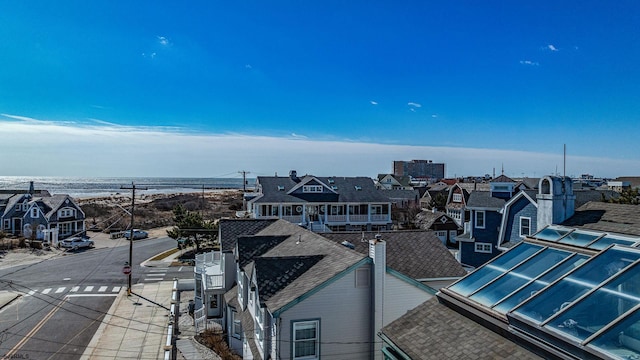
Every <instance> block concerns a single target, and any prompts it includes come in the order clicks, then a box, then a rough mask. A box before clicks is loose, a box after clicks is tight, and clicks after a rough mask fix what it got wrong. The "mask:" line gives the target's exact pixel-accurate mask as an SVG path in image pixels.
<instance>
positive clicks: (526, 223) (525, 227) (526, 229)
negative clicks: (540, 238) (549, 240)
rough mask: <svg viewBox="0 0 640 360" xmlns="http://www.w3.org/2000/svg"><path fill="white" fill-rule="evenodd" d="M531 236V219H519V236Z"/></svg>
mask: <svg viewBox="0 0 640 360" xmlns="http://www.w3.org/2000/svg"><path fill="white" fill-rule="evenodd" d="M529 235H531V218H528V217H521V218H520V236H522V237H525V236H529Z"/></svg>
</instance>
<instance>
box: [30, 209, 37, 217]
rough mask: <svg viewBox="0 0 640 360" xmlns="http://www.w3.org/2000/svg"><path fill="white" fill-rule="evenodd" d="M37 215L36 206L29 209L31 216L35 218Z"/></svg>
mask: <svg viewBox="0 0 640 360" xmlns="http://www.w3.org/2000/svg"><path fill="white" fill-rule="evenodd" d="M37 217H38V208H37V207H34V208H32V209H31V218H33V219H35V218H37Z"/></svg>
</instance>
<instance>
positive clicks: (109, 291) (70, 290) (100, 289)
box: [24, 275, 163, 297]
mask: <svg viewBox="0 0 640 360" xmlns="http://www.w3.org/2000/svg"><path fill="white" fill-rule="evenodd" d="M154 276H157V275H154ZM162 280H163V278H146V279H145V281H162ZM122 289H123V286H113V285H76V286H73V287H68V286H60V287H57V288H55V287H51V288H45V289H33V290H30V291H29V292H27V293H25V294H24V296H25V297H27V296H36V297H37V294H38V293H40V294H41V295H47V294H63V293H67V294H68V295H67V296H92V293H93V295H95V296H98V295H100V294H102V295H103V296H115V295H117V294H118V293H119V292H120V290H122Z"/></svg>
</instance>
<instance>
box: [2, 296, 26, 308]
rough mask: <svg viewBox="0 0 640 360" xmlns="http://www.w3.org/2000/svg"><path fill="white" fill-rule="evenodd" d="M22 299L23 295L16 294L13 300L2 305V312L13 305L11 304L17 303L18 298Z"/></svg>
mask: <svg viewBox="0 0 640 360" xmlns="http://www.w3.org/2000/svg"><path fill="white" fill-rule="evenodd" d="M20 297H22V295H21V294H16V295H15V296H14V297H13V299H11V300H9V301H7V302H5V303H4V304H2V305H0V310H2V309H4V308H5V307H7V306H9V305H11V303H13V302H14V301H16V300H17V299H18V298H20Z"/></svg>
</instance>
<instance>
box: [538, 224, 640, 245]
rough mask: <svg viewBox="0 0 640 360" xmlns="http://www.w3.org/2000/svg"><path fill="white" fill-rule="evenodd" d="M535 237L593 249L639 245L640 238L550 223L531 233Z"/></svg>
mask: <svg viewBox="0 0 640 360" xmlns="http://www.w3.org/2000/svg"><path fill="white" fill-rule="evenodd" d="M531 237H532V238H533V239H537V240H544V241H551V242H556V243H559V244H567V245H572V246H578V247H583V248H586V249H592V250H603V249H606V248H607V246H609V245H611V244H620V245H626V246H634V247H637V246H639V245H640V239H638V238H637V237H628V236H624V235H615V234H608V233H602V232H597V231H587V230H582V229H574V228H570V227H566V226H560V225H550V226H547V227H545V228H544V229H542V230H540V231H538V232H537V233H535V234H533V235H531Z"/></svg>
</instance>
